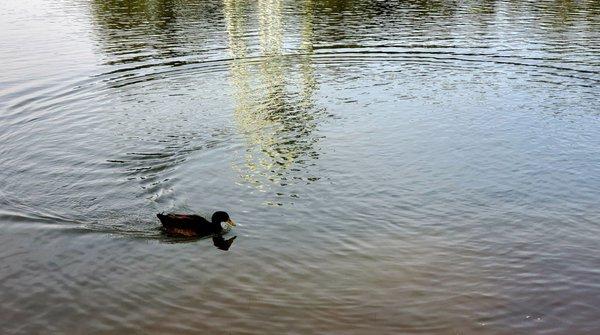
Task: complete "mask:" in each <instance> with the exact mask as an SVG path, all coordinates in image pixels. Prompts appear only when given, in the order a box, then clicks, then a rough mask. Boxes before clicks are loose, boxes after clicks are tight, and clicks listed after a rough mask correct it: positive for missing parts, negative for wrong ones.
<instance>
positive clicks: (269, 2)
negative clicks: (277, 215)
mask: <svg viewBox="0 0 600 335" xmlns="http://www.w3.org/2000/svg"><path fill="white" fill-rule="evenodd" d="M223 3H224V14H225V21H226V25H227V32H228V36H229V51H230V53H231V55H232V58H233V62H232V64H231V67H230V73H231V82H232V87H233V89H234V97H235V103H236V106H235V119H236V122H237V125H238V129H239V130H240V132H241V133H243V134H244V135H245V136H246V139H247V144H248V145H247V147H246V150H245V154H244V163H243V165H242V166H239V167H237V168H238V170H239V172H240V175H241V177H242V179H244V180H245V181H246V182H248V183H250V184H252V185H254V186H256V187H258V188H266V187H268V186H269V185H273V184H278V185H280V186H285V185H287V184H289V183H291V182H293V181H299V180H304V181H307V182H310V181H314V180H315V179H318V178H315V177H314V176H306V175H305V174H306V172H307V171H306V169H307V167H308V166H310V160H313V159H317V158H318V156H319V153H318V149H317V147H316V144H317V143H318V141H319V140H320V137H319V135H318V132H317V128H318V123H319V121H320V120H321V119H322V116H323V114H324V113H323V110H319V109H318V108H317V107H316V104H315V101H314V92H315V91H316V89H317V81H316V79H315V73H314V67H313V63H312V54H313V38H314V32H313V23H312V22H313V7H314V6H313V0H305V1H304V6H302V8H303V10H302V11H301V20H300V25H301V27H300V28H299V32H300V33H299V48H298V49H299V50H298V51H296V52H294V53H291V54H287V55H286V54H285V53H284V27H283V18H284V13H283V3H282V1H281V0H259V1H258V2H257V3H256V10H257V14H258V20H257V21H258V42H259V45H258V47H259V50H257V51H258V52H259V56H258V57H250V55H251V54H252V52H253V51H254V50H252V48H251V44H250V43H249V41H248V36H250V35H251V29H252V27H251V26H252V24H251V23H252V22H249V21H250V19H249V16H248V14H249V10H248V9H249V7H250V6H251V3H249V2H247V1H243V0H224V1H223ZM255 52H256V51H255ZM303 173H304V175H303Z"/></svg>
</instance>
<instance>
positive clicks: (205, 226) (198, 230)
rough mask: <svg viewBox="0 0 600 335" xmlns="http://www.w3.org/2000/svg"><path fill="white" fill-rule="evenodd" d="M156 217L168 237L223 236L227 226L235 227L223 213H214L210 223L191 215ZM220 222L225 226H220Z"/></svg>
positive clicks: (161, 215)
mask: <svg viewBox="0 0 600 335" xmlns="http://www.w3.org/2000/svg"><path fill="white" fill-rule="evenodd" d="M156 216H157V217H158V219H159V220H160V222H161V223H162V226H163V228H164V229H165V231H166V232H167V234H169V235H179V236H188V237H202V236H209V235H215V234H223V233H225V232H227V231H228V230H229V226H235V223H234V222H233V221H232V220H231V219H230V218H229V215H228V214H227V213H225V212H215V213H214V214H213V216H212V220H211V221H208V220H207V219H205V218H203V217H201V216H199V215H193V214H191V215H190V214H176V213H167V214H163V213H160V214H157V215H156ZM222 222H224V223H226V225H221V223H222ZM224 227H225V228H224Z"/></svg>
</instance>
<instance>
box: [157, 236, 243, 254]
mask: <svg viewBox="0 0 600 335" xmlns="http://www.w3.org/2000/svg"><path fill="white" fill-rule="evenodd" d="M208 238H210V239H212V242H213V245H214V246H215V248H217V249H219V250H223V251H228V250H229V249H230V248H231V246H232V245H233V241H235V239H236V238H237V236H233V237H230V238H227V239H226V238H225V237H224V236H223V235H221V234H216V235H213V236H211V237H206V236H204V237H182V236H172V235H170V234H168V233H166V232H164V231H163V232H162V237H161V238H160V240H162V242H165V243H191V242H197V241H200V240H207V239H208Z"/></svg>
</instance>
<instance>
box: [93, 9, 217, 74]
mask: <svg viewBox="0 0 600 335" xmlns="http://www.w3.org/2000/svg"><path fill="white" fill-rule="evenodd" d="M90 10H91V14H92V15H91V16H92V19H93V20H94V23H95V26H94V27H95V31H96V33H97V36H98V38H99V39H100V42H101V47H102V48H103V49H104V51H105V52H107V53H108V54H110V55H111V56H112V57H111V63H132V62H140V61H147V60H151V59H154V58H161V59H172V58H174V57H179V56H185V55H191V54H193V53H194V52H196V51H197V48H198V45H199V43H198V42H199V41H202V40H204V39H206V36H205V35H204V34H203V32H204V31H205V30H204V29H191V28H193V27H196V26H197V25H198V22H199V21H200V22H201V23H202V24H203V25H206V24H211V21H212V20H214V18H215V12H217V11H218V7H215V6H211V5H210V2H206V1H202V0H191V1H185V2H182V1H177V0H154V1H148V0H106V1H104V0H94V1H92V3H91V5H90Z"/></svg>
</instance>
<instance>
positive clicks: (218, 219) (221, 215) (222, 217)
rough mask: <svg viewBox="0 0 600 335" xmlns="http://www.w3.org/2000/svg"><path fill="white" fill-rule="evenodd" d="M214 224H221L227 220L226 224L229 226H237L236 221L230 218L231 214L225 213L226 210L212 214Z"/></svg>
mask: <svg viewBox="0 0 600 335" xmlns="http://www.w3.org/2000/svg"><path fill="white" fill-rule="evenodd" d="M211 221H212V223H213V224H218V225H220V224H221V223H222V222H225V223H226V224H228V225H229V226H235V222H233V220H231V219H230V218H229V214H227V213H225V212H220V211H219V212H215V213H214V214H213V215H212V219H211Z"/></svg>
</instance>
